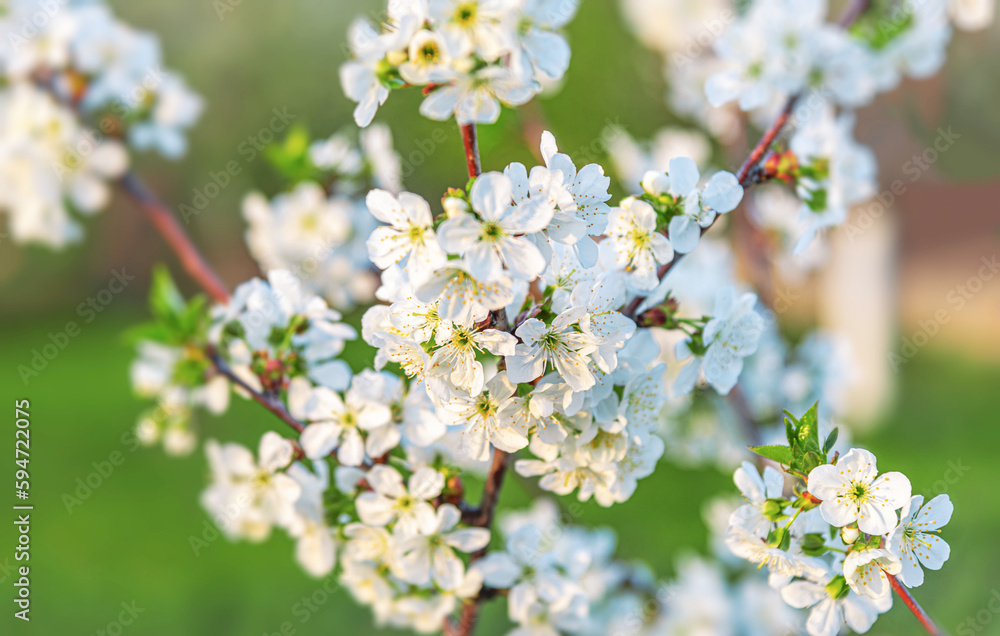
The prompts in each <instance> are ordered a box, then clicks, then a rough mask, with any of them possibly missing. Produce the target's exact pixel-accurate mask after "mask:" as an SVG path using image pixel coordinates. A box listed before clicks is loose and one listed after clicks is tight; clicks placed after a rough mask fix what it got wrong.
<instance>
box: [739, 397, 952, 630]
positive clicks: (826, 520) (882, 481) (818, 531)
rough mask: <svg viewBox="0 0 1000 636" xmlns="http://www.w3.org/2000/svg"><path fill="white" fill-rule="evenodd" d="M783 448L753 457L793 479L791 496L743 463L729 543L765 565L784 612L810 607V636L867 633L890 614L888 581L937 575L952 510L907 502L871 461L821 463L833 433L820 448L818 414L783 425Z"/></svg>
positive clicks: (936, 503) (944, 499) (939, 501)
mask: <svg viewBox="0 0 1000 636" xmlns="http://www.w3.org/2000/svg"><path fill="white" fill-rule="evenodd" d="M785 425H786V427H787V432H788V441H789V446H778V445H774V446H761V447H757V448H755V449H754V450H755V451H756V452H757V453H759V454H760V455H761V456H763V457H766V458H768V459H771V460H773V461H776V462H778V463H780V464H781V465H782V467H783V468H784V470H785V472H786V473H787V474H788V475H791V476H792V477H793V478H795V482H796V483H795V484H794V486H793V487H792V488H791V494H790V496H789V495H788V493H789V490H788V489H787V488H786V484H785V478H784V476H783V475H782V474H781V473H780V472H779V471H777V470H775V469H774V468H772V467H770V466H766V467H765V468H764V472H763V476H761V474H760V473H758V472H757V470H756V469H755V468H754V467H753V466H752V465H751V464H750V463H744V465H743V466H742V467H741V468H739V469H737V471H736V473H735V475H734V481H735V482H736V485H737V487H738V488H739V489H740V492H741V493H742V494H743V497H744V499H745V503H744V504H743V505H742V506H741V507H740V508H738V509H737V510H736V511H735V512H734V513H733V514H732V516H731V517H730V520H729V530H728V535H727V538H726V543H727V544H728V546H729V548H730V549H731V550H732V552H733V553H734V554H736V555H737V556H739V557H742V558H744V559H746V560H748V561H750V562H751V563H754V564H757V565H758V566H760V567H763V566H765V565H766V566H767V568H768V571H769V573H770V583H771V585H772V586H773V587H775V588H778V589H780V590H781V596H782V598H783V599H784V600H785V602H786V603H788V604H789V605H791V606H792V607H796V608H811V611H810V614H809V618H808V620H807V621H806V629H807V631H808V633H809V634H810V635H811V636H835V635H836V634H838V633H840V630H841V629H842V627H843V625H844V624H845V623H846V624H847V625H848V626H849V627H850V628H851V629H853V630H854V631H856V632H859V633H863V632H866V631H868V629H869V628H870V627H871V626H872V624H873V623H874V622H875V620H876V619H877V618H878V615H879V614H881V613H883V612H886V611H888V609H889V608H890V607H891V606H892V596H891V589H890V585H891V581H890V579H891V578H892V577H898V579H899V581H901V582H902V584H903V585H905V586H907V587H915V586H918V585H920V584H921V583H923V580H924V572H923V568H925V567H926V568H929V569H932V570H937V569H940V568H941V566H942V565H943V564H944V562H945V561H946V560H947V559H948V556H949V552H950V550H949V547H948V544H947V543H946V542H945V541H944V540H943V539H941V538H940V536H939V534H940V531H941V527H942V526H944V525H945V524H947V523H948V521H949V520H950V518H951V514H952V504H951V502H950V501H949V499H948V495H939V496H937V497H935V498H934V499H932V500H930V501H929V502H927V503H926V504H925V503H924V499H923V497H921V496H919V495H916V496H911V490H910V482H909V480H908V479H907V478H906V476H905V475H903V474H902V473H898V472H891V473H884V474H882V475H879V472H878V468H877V465H876V460H875V456H874V455H872V454H871V453H870V452H868V451H866V450H863V449H858V448H852V449H851V450H850V451H849V452H847V453H846V454H845V455H844V456H843V457H840V456H839V453H835V454H834V456H833V458H832V460H830V461H829V462H828V461H827V455H828V453H829V452H830V450H831V448H832V447H833V445H834V443H835V442H836V438H837V434H836V430H835V431H834V432H833V433H832V434H831V435H830V436H829V437H827V438H826V440H825V441H824V442H823V444H822V445H820V441H819V440H820V438H819V433H818V431H819V422H818V417H817V409H816V407H815V406H814V407H813V408H812V409H810V410H809V411H808V412H806V414H805V415H804V416H803V417H802V418H801V419H797V418H794V417H793V416H791V415H790V414H789V415H788V419H786V424H785Z"/></svg>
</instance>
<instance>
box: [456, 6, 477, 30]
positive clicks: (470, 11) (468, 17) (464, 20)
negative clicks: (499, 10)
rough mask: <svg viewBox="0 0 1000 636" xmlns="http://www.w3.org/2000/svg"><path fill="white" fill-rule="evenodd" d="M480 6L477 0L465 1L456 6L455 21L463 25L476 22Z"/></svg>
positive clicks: (470, 24)
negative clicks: (472, 0) (473, 0)
mask: <svg viewBox="0 0 1000 636" xmlns="http://www.w3.org/2000/svg"><path fill="white" fill-rule="evenodd" d="M478 11H479V7H478V6H477V5H476V3H475V2H463V3H461V4H459V5H458V7H456V8H455V22H457V23H458V24H460V25H461V26H463V27H469V26H472V25H473V24H475V22H476V14H477V13H478Z"/></svg>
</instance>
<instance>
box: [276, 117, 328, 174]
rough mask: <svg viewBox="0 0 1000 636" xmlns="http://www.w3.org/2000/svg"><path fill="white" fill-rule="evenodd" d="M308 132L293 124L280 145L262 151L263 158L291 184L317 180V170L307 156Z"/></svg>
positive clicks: (304, 128)
mask: <svg viewBox="0 0 1000 636" xmlns="http://www.w3.org/2000/svg"><path fill="white" fill-rule="evenodd" d="M309 143H310V138H309V131H308V129H306V127H305V126H304V125H302V124H295V125H293V126H292V127H291V129H289V131H288V135H287V136H286V137H285V139H284V141H283V142H282V143H280V144H271V145H269V146H267V148H265V149H264V156H265V157H266V158H267V160H268V162H270V164H271V165H272V166H274V168H275V169H276V170H277V171H278V172H279V173H281V175H282V176H283V177H285V178H286V179H289V180H290V181H292V182H293V183H298V182H300V181H308V180H318V175H319V172H320V171H319V169H318V168H317V167H316V165H315V164H313V162H312V158H311V157H310V156H309Z"/></svg>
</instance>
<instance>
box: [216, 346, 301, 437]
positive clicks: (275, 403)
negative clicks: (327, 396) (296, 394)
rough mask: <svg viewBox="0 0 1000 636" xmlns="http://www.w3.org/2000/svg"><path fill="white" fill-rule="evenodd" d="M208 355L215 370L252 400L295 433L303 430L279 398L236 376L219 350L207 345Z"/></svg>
mask: <svg viewBox="0 0 1000 636" xmlns="http://www.w3.org/2000/svg"><path fill="white" fill-rule="evenodd" d="M208 357H209V359H211V361H212V364H213V365H214V366H215V369H216V371H218V372H219V373H221V374H222V375H224V376H226V377H227V378H229V381H230V382H232V383H233V384H235V385H236V386H238V387H240V388H241V389H243V390H244V391H246V392H247V393H249V394H250V397H252V398H253V399H254V401H256V402H257V403H258V404H260V405H261V406H263V407H264V408H266V409H267V410H268V411H270V412H272V413H274V414H275V415H277V416H278V418H279V419H280V420H281V421H282V422H284V423H285V424H288V425H289V426H291V427H292V428H293V429H295V431H296V432H297V433H301V432H302V431H303V430H305V428H306V427H305V425H304V424H302V423H301V422H299V421H298V420H297V419H295V418H294V417H292V414H291V413H289V412H288V410H287V409H286V408H285V405H284V404H282V402H281V400H279V399H277V398H275V397H272V396H269V395H264V394H263V393H261V392H259V391H257V390H256V389H254V388H253V387H251V386H250V385H249V384H247V383H246V382H244V381H243V379H242V378H240V377H239V376H237V375H236V373H235V372H233V370H232V369H231V368H230V367H229V365H228V364H226V361H225V360H223V359H222V357H221V356H220V355H219V352H218V351H216V350H215V348H214V347H209V349H208Z"/></svg>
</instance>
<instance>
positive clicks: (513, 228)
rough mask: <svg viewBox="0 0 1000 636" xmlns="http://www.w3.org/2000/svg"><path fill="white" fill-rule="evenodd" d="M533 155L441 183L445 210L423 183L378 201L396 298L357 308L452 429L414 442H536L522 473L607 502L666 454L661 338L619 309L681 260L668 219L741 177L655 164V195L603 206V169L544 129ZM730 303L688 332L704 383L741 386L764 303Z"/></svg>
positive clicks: (722, 195) (385, 356)
mask: <svg viewBox="0 0 1000 636" xmlns="http://www.w3.org/2000/svg"><path fill="white" fill-rule="evenodd" d="M541 154H542V157H543V160H544V164H545V165H541V166H535V167H533V168H531V170H530V171H529V170H528V169H527V168H526V167H525V166H523V165H521V164H517V163H515V164H511V165H509V166H508V167H507V168H506V169H505V170H504V172H503V173H499V172H495V173H487V174H484V175H481V176H479V177H478V178H476V179H475V180H474V182H473V183H472V185H471V188H470V189H469V192H468V193H465V192H464V191H460V190H455V189H453V190H451V191H449V193H448V194H447V196H446V197H445V198H444V199H443V202H442V203H443V208H444V214H443V215H439V216H438V217H437V218H435V217H434V215H433V214H432V212H431V208H430V205H429V204H428V203H427V202H426V201H424V200H423V199H422V198H420V197H418V196H416V195H413V194H410V193H402V194H400V195H399V196H394V195H392V194H390V193H388V192H385V191H381V190H375V191H373V192H372V193H371V194H370V195H369V197H368V207H369V209H370V210H371V212H372V214H373V215H374V216H375V217H376V218H377V219H378V220H379V221H381V222H382V223H384V224H385V225H382V226H381V227H379V228H378V229H376V230H375V231H374V232H373V233H372V236H371V238H370V239H369V241H368V246H369V251H370V255H371V259H372V262H374V263H375V264H376V265H377V266H378V267H380V268H381V269H383V270H384V271H383V274H382V287H381V288H380V290H379V292H378V295H379V297H380V298H382V299H383V300H385V301H387V302H388V303H389V304H388V305H382V306H376V307H374V308H372V309H370V310H369V311H368V312H367V313H366V314H365V317H364V322H363V325H364V326H363V333H362V335H363V337H364V339H365V340H366V341H367V342H368V343H369V344H371V345H372V346H374V347H376V348H377V350H378V352H377V354H376V367H377V368H382V367H383V366H385V365H388V364H393V365H398V366H399V368H400V369H401V370H402V371H403V373H405V374H406V375H407V376H409V377H410V378H411V382H410V387H411V388H410V390H411V392H413V391H419V392H423V393H424V394H425V396H426V399H427V400H429V403H430V405H431V407H432V410H433V413H435V414H436V415H435V418H434V419H436V420H437V421H440V422H444V423H445V424H447V425H448V426H449V427H450V428H448V429H443V428H439V429H436V431H435V432H434V435H436V439H435V438H434V437H433V436H432V435H431V434H430V431H425V432H424V433H425V434H421V435H418V437H419V438H421V439H427V440H428V441H429V442H436V441H438V440H439V439H440V440H441V441H442V443H444V444H446V445H447V446H448V448H456V449H457V450H458V453H459V454H458V457H457V458H456V459H458V460H464V461H485V460H487V459H489V457H490V453H491V450H492V449H498V450H500V451H504V452H515V451H519V450H521V449H524V448H527V449H528V451H529V452H531V453H532V454H533V455H534V458H532V459H518V460H517V462H516V463H515V469H516V470H517V471H518V472H519V473H521V474H523V475H529V476H541V480H540V482H539V483H540V485H541V487H542V488H544V489H547V490H552V491H554V492H556V493H559V494H570V493H574V492H575V493H577V495H578V497H579V498H580V499H581V500H587V499H590V498H591V497H594V498H596V500H597V501H598V502H599V503H601V504H602V505H605V506H608V505H611V504H613V503H615V502H620V501H624V500H626V499H628V498H629V497H630V496H631V494H632V492H633V491H634V490H635V487H636V482H637V480H638V479H641V478H643V477H645V476H648V475H649V474H651V472H652V470H653V468H654V466H655V463H656V461H657V459H658V458H659V457H660V456H661V455H662V453H663V442H662V440H660V439H659V438H658V437H657V436H656V435H655V434H654V429H655V428H656V426H657V423H658V413H659V410H660V408H661V407H662V404H663V402H664V400H665V392H664V387H663V379H662V376H663V367H662V366H657V364H656V360H657V357H658V355H659V348H658V347H657V345H656V343H655V342H654V340H653V338H652V334H651V330H650V329H642V328H638V327H637V326H636V324H635V322H634V321H633V320H632V319H630V318H628V317H626V316H625V315H623V314H622V313H621V312H620V311H619V310H620V309H621V308H622V307H623V306H624V305H625V304H626V302H627V301H628V300H629V298H630V297H631V294H630V293H629V290H630V289H632V290H635V292H634V293H641V292H644V291H648V290H651V289H653V288H655V287H656V286H657V285H658V283H659V280H658V278H657V272H656V269H655V267H654V264H655V263H656V262H670V260H671V259H672V257H673V254H672V250H670V247H669V245H670V243H669V239H668V238H667V237H666V236H665V234H667V233H668V227H669V228H671V231H673V232H674V233H675V234H677V233H678V232H679V231H678V230H675V229H674V228H676V227H677V224H676V223H675V221H676V219H678V218H681V217H684V218H685V219H686V218H687V217H686V216H685V215H686V214H689V213H690V214H700V215H711V214H715V213H717V212H728V211H729V210H731V209H733V207H735V205H736V203H738V201H739V199H740V197H741V196H742V188H740V187H739V185H738V184H737V183H736V182H735V178H734V177H733V176H732V175H731V174H729V173H718V174H716V175H715V176H713V177H712V178H711V179H709V180H708V182H707V183H706V184H704V185H703V186H701V187H699V184H698V181H699V174H698V171H697V168H696V167H695V166H694V165H693V162H692V161H691V160H689V159H681V160H678V161H677V162H675V163H674V164H673V165H671V173H670V175H667V174H664V173H660V174H659V175H655V174H653V173H651V174H650V175H649V181H651V182H654V181H655V183H656V184H657V185H658V186H661V187H662V191H660V193H659V194H651V193H650V192H647V193H645V194H643V195H640V196H637V197H630V198H628V199H626V200H625V201H623V202H622V203H621V205H620V206H618V207H615V208H609V207H608V205H607V204H606V201H607V200H608V199H609V198H610V195H609V194H608V193H607V188H608V183H609V180H608V178H607V177H605V176H604V173H603V170H602V169H601V168H600V167H599V166H597V165H594V164H592V165H588V166H584V167H583V168H581V169H579V170H578V169H577V167H576V165H575V164H574V163H573V161H572V160H571V159H570V158H569V157H568V156H566V155H565V154H562V153H560V152H558V148H557V146H556V143H555V140H554V138H553V137H552V136H551V135H550V134H548V133H546V134H544V135H543V139H542V146H541ZM650 188H652V186H650ZM694 210H697V212H694ZM686 228H687V225H684V229H683V230H682V231H684V232H687V229H686ZM601 233H604V234H605V236H604V238H603V240H600V242H595V240H594V238H593V237H595V236H598V235H600V234H601ZM664 246H665V248H664ZM685 246H686V247H687V248H688V249H693V248H694V245H687V244H686V245H685ZM664 249H666V250H667V252H668V253H666V254H664V253H663V252H664ZM723 309H724V311H725V312H726V313H725V315H720V316H719V317H718V319H716V320H715V321H708V324H707V325H706V324H702V325H700V326H699V327H698V328H696V329H694V330H693V331H692V336H693V337H695V338H697V339H699V342H705V343H706V345H705V346H704V347H702V348H700V349H699V348H698V347H693V348H692V351H694V352H695V353H697V354H698V355H699V356H700V357H704V359H705V360H706V362H705V364H706V367H707V368H709V369H711V371H708V375H709V376H710V377H711V378H714V377H716V376H715V375H712V374H717V375H719V376H720V377H721V376H722V375H723V374H724V375H725V378H724V379H725V380H726V381H727V382H728V381H732V382H735V378H736V376H737V375H738V374H739V366H740V362H739V361H740V360H741V359H742V358H741V356H744V355H747V354H749V353H750V352H752V349H753V345H755V338H756V337H757V335H756V334H755V329H757V328H756V326H755V323H754V320H753V318H751V317H749V315H753V316H756V314H753V312H752V308H746V307H744V308H743V310H742V311H741V312H736V314H735V315H730V313H732V312H731V311H730V310H729V309H728V308H723ZM747 312H749V314H748V313H747ZM757 320H759V317H758V318H757ZM757 331H759V329H757ZM737 345H739V346H737ZM490 359H492V360H495V361H496V363H497V365H496V368H495V370H494V369H493V368H492V365H490V364H488V362H489V360H490ZM699 359H701V358H699ZM699 368H700V365H698V364H695V366H694V369H695V373H694V375H695V377H694V378H693V379H691V381H690V384H691V385H692V386H693V385H694V383H695V381H696V380H697V370H698V369H699ZM719 386H720V387H722V383H720V384H719ZM723 388H724V387H723ZM725 390H728V388H726V389H725ZM425 428H426V425H425ZM452 440H454V441H455V443H452ZM459 440H460V441H459ZM323 450H325V451H327V452H329V450H332V447H331V448H325V447H324V448H323Z"/></svg>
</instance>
